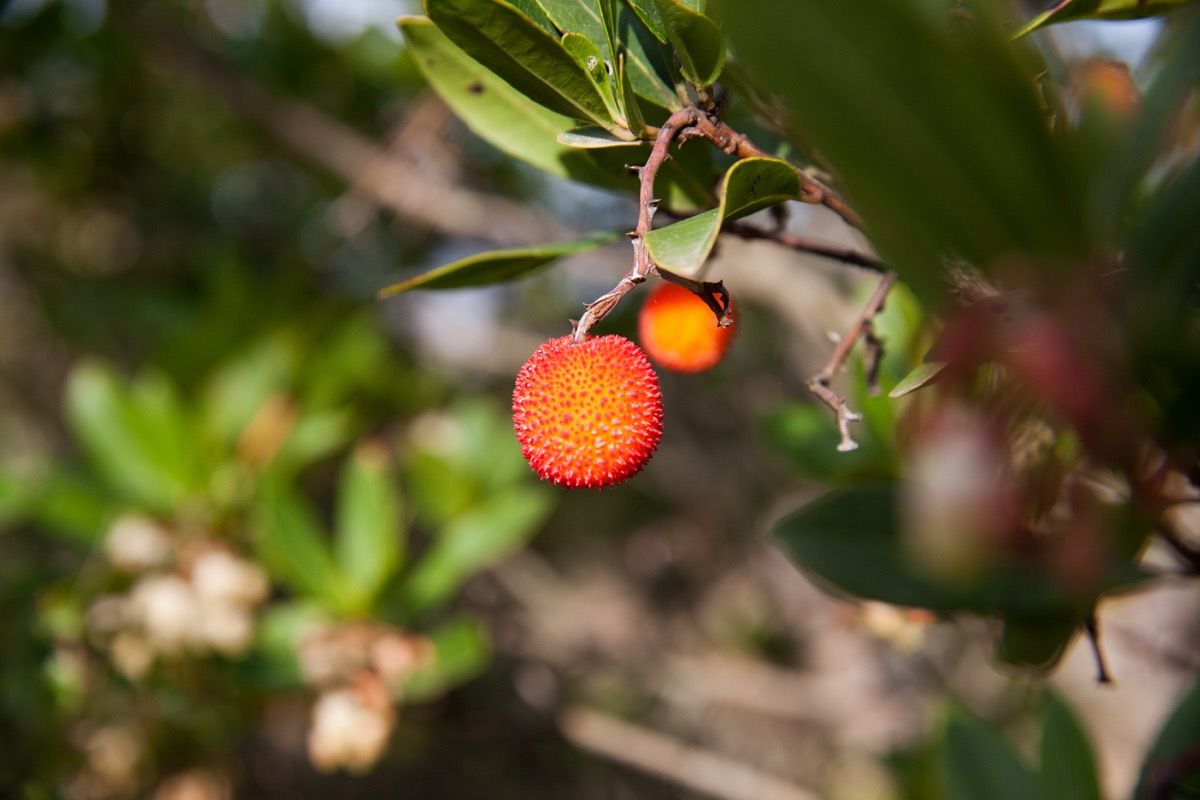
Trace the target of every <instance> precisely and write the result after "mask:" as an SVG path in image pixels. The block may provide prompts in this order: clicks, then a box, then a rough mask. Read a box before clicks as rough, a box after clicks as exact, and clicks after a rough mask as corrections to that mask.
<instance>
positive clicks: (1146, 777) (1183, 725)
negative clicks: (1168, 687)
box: [1130, 681, 1200, 800]
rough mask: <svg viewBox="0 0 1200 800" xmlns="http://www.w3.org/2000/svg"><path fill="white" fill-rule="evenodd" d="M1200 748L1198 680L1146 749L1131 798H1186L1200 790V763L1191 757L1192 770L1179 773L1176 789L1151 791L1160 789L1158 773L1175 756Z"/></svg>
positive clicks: (1139, 799) (1159, 773)
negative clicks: (1171, 790) (1171, 792)
mask: <svg viewBox="0 0 1200 800" xmlns="http://www.w3.org/2000/svg"><path fill="white" fill-rule="evenodd" d="M1198 749H1200V681H1197V682H1196V683H1194V684H1193V685H1192V687H1191V688H1190V689H1189V690H1188V691H1187V692H1186V693H1185V694H1184V695H1183V697H1182V698H1181V699H1180V700H1179V703H1178V704H1177V705H1176V706H1175V710H1174V711H1172V712H1171V716H1170V717H1168V718H1167V721H1166V722H1165V723H1164V724H1163V726H1162V728H1161V729H1160V730H1159V732H1158V736H1157V737H1155V739H1154V744H1153V745H1151V746H1150V749H1149V750H1148V751H1146V756H1145V758H1144V759H1143V761H1142V769H1141V772H1140V774H1139V775H1138V784H1137V788H1136V789H1135V790H1134V792H1133V794H1132V795H1131V797H1130V800H1143V798H1147V797H1152V796H1163V797H1170V798H1175V797H1179V798H1184V797H1188V796H1195V795H1196V794H1197V793H1200V767H1197V766H1196V765H1195V759H1193V760H1192V762H1191V763H1192V765H1193V768H1192V769H1191V771H1190V772H1188V773H1186V774H1183V775H1179V776H1178V778H1179V780H1178V781H1177V782H1176V783H1175V788H1176V789H1177V791H1176V792H1175V793H1173V794H1167V795H1152V794H1151V791H1152V790H1153V789H1158V788H1159V784H1158V781H1160V780H1161V777H1159V776H1160V775H1161V774H1162V770H1163V768H1164V767H1166V766H1167V765H1169V764H1171V763H1172V762H1173V761H1174V760H1176V759H1178V758H1180V757H1181V756H1183V755H1184V754H1186V753H1191V754H1195V752H1196V751H1197V750H1198Z"/></svg>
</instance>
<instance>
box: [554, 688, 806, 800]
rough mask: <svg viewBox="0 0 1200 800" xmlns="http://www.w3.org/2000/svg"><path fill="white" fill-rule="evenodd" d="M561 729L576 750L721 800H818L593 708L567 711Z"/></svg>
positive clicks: (773, 778)
mask: <svg viewBox="0 0 1200 800" xmlns="http://www.w3.org/2000/svg"><path fill="white" fill-rule="evenodd" d="M558 725H559V730H561V731H562V734H563V736H564V737H566V739H567V740H568V741H570V742H571V743H572V744H574V745H576V746H577V747H581V748H583V749H585V750H590V751H592V752H593V753H597V754H599V755H602V756H605V757H607V758H611V759H613V760H614V761H619V762H620V763H622V764H625V765H626V766H630V767H633V768H635V769H639V770H642V771H644V772H648V773H650V774H652V775H656V776H658V777H660V778H663V779H665V780H668V781H671V782H673V783H676V784H679V785H680V786H684V787H687V788H688V789H691V790H692V791H695V792H701V793H703V794H706V795H710V796H712V797H717V798H722V800H817V796H816V795H815V794H813V793H812V792H810V791H808V790H807V789H802V788H801V787H799V786H796V785H794V784H792V783H790V782H788V781H785V780H784V779H782V778H779V777H776V776H774V775H770V774H768V773H765V772H763V771H761V770H758V769H755V768H754V767H751V766H749V765H747V764H745V763H743V762H740V761H735V760H733V759H731V758H729V757H728V756H724V755H721V754H719V753H715V752H713V751H711V750H704V749H701V748H699V747H694V746H691V745H687V744H684V743H683V742H680V741H679V740H677V739H674V738H672V737H670V736H667V735H666V734H664V733H661V732H659V731H655V730H651V729H649V728H644V727H642V726H640V725H635V724H633V723H632V722H627V721H626V720H623V719H620V718H618V717H615V716H613V715H611V714H606V713H604V712H602V711H597V710H596V709H593V708H588V707H586V706H581V705H576V706H571V707H568V708H567V709H566V710H564V711H563V712H562V713H561V714H560V715H559V721H558Z"/></svg>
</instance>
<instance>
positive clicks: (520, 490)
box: [405, 486, 552, 612]
mask: <svg viewBox="0 0 1200 800" xmlns="http://www.w3.org/2000/svg"><path fill="white" fill-rule="evenodd" d="M551 507H552V502H551V495H550V494H549V493H548V492H547V491H546V490H545V489H544V488H543V487H540V486H521V487H513V488H511V489H508V490H507V491H505V492H504V493H501V494H496V495H494V496H492V497H490V498H489V499H487V500H486V501H484V502H483V503H482V504H481V505H479V506H477V507H475V508H473V509H472V510H470V511H468V512H466V513H464V514H462V515H460V516H458V517H455V518H454V519H452V520H450V521H449V522H448V523H447V524H446V526H445V527H444V528H443V529H442V530H441V531H439V533H438V535H437V538H436V540H435V541H434V543H433V544H432V546H431V547H430V549H429V551H428V552H427V553H426V554H425V555H424V557H423V558H422V559H421V560H420V561H419V562H418V563H417V564H416V567H415V569H414V570H413V572H412V573H411V574H410V575H409V577H408V579H407V582H406V585H405V601H406V602H405V604H406V606H407V607H408V608H409V609H410V610H411V611H414V612H420V611H424V610H426V609H428V608H431V607H433V606H436V605H438V604H439V603H442V602H444V601H446V600H447V599H449V598H450V596H451V595H452V594H453V593H454V592H455V590H457V589H458V587H459V586H460V585H461V584H462V582H463V581H464V580H466V579H467V578H468V577H469V576H470V575H471V574H472V573H473V572H476V571H477V570H480V569H482V568H483V567H486V566H487V565H489V564H491V563H493V562H495V561H497V560H499V559H500V558H502V557H504V556H506V555H508V554H509V553H511V552H513V551H514V550H516V549H517V548H518V547H520V546H521V545H522V544H524V543H525V541H527V540H528V539H529V538H530V537H531V536H533V534H534V533H536V532H537V530H538V528H540V527H541V525H542V523H543V522H544V521H545V519H546V517H547V516H548V515H549V513H550V509H551Z"/></svg>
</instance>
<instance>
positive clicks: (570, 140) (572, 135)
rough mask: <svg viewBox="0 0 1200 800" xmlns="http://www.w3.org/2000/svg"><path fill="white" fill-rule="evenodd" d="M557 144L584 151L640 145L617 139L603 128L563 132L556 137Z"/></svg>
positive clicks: (584, 128)
mask: <svg viewBox="0 0 1200 800" xmlns="http://www.w3.org/2000/svg"><path fill="white" fill-rule="evenodd" d="M558 143H559V144H561V145H564V146H566V147H578V148H582V149H584V150H591V149H599V148H602V147H637V146H638V145H640V144H641V142H638V141H636V140H629V139H618V138H617V137H616V136H613V135H612V134H611V133H609V132H608V131H606V130H604V128H597V127H595V126H587V127H583V128H573V129H572V130H569V131H564V132H563V133H560V134H559V135H558Z"/></svg>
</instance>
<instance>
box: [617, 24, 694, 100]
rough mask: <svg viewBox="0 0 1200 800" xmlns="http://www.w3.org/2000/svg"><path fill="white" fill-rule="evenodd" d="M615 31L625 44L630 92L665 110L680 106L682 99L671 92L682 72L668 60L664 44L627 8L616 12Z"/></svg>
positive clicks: (667, 50)
mask: <svg viewBox="0 0 1200 800" xmlns="http://www.w3.org/2000/svg"><path fill="white" fill-rule="evenodd" d="M656 13H657V12H656ZM617 33H618V36H619V37H620V39H621V43H622V44H623V45H624V47H625V59H626V64H627V66H628V67H629V83H630V85H631V86H633V91H634V93H636V94H637V96H638V97H641V98H642V99H644V100H646V101H647V102H649V103H651V104H653V105H655V106H658V107H660V108H664V109H666V110H668V111H675V110H677V109H680V108H682V107H683V102H682V101H681V100H680V99H679V95H678V94H677V93H676V92H675V84H676V82H677V81H679V80H681V79H682V76H680V75H679V71H678V70H677V69H676V68H675V67H674V65H673V63H672V58H671V54H670V52H669V49H668V46H667V45H665V44H663V42H662V41H660V40H659V39H657V38H655V35H654V34H653V33H651V31H650V30H649V29H647V27H646V26H645V25H644V24H642V22H641V20H639V18H638V16H637V15H636V14H635V13H634V12H633V11H630V10H629V9H628V8H622V9H621V10H620V11H619V13H618V14H617Z"/></svg>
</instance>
